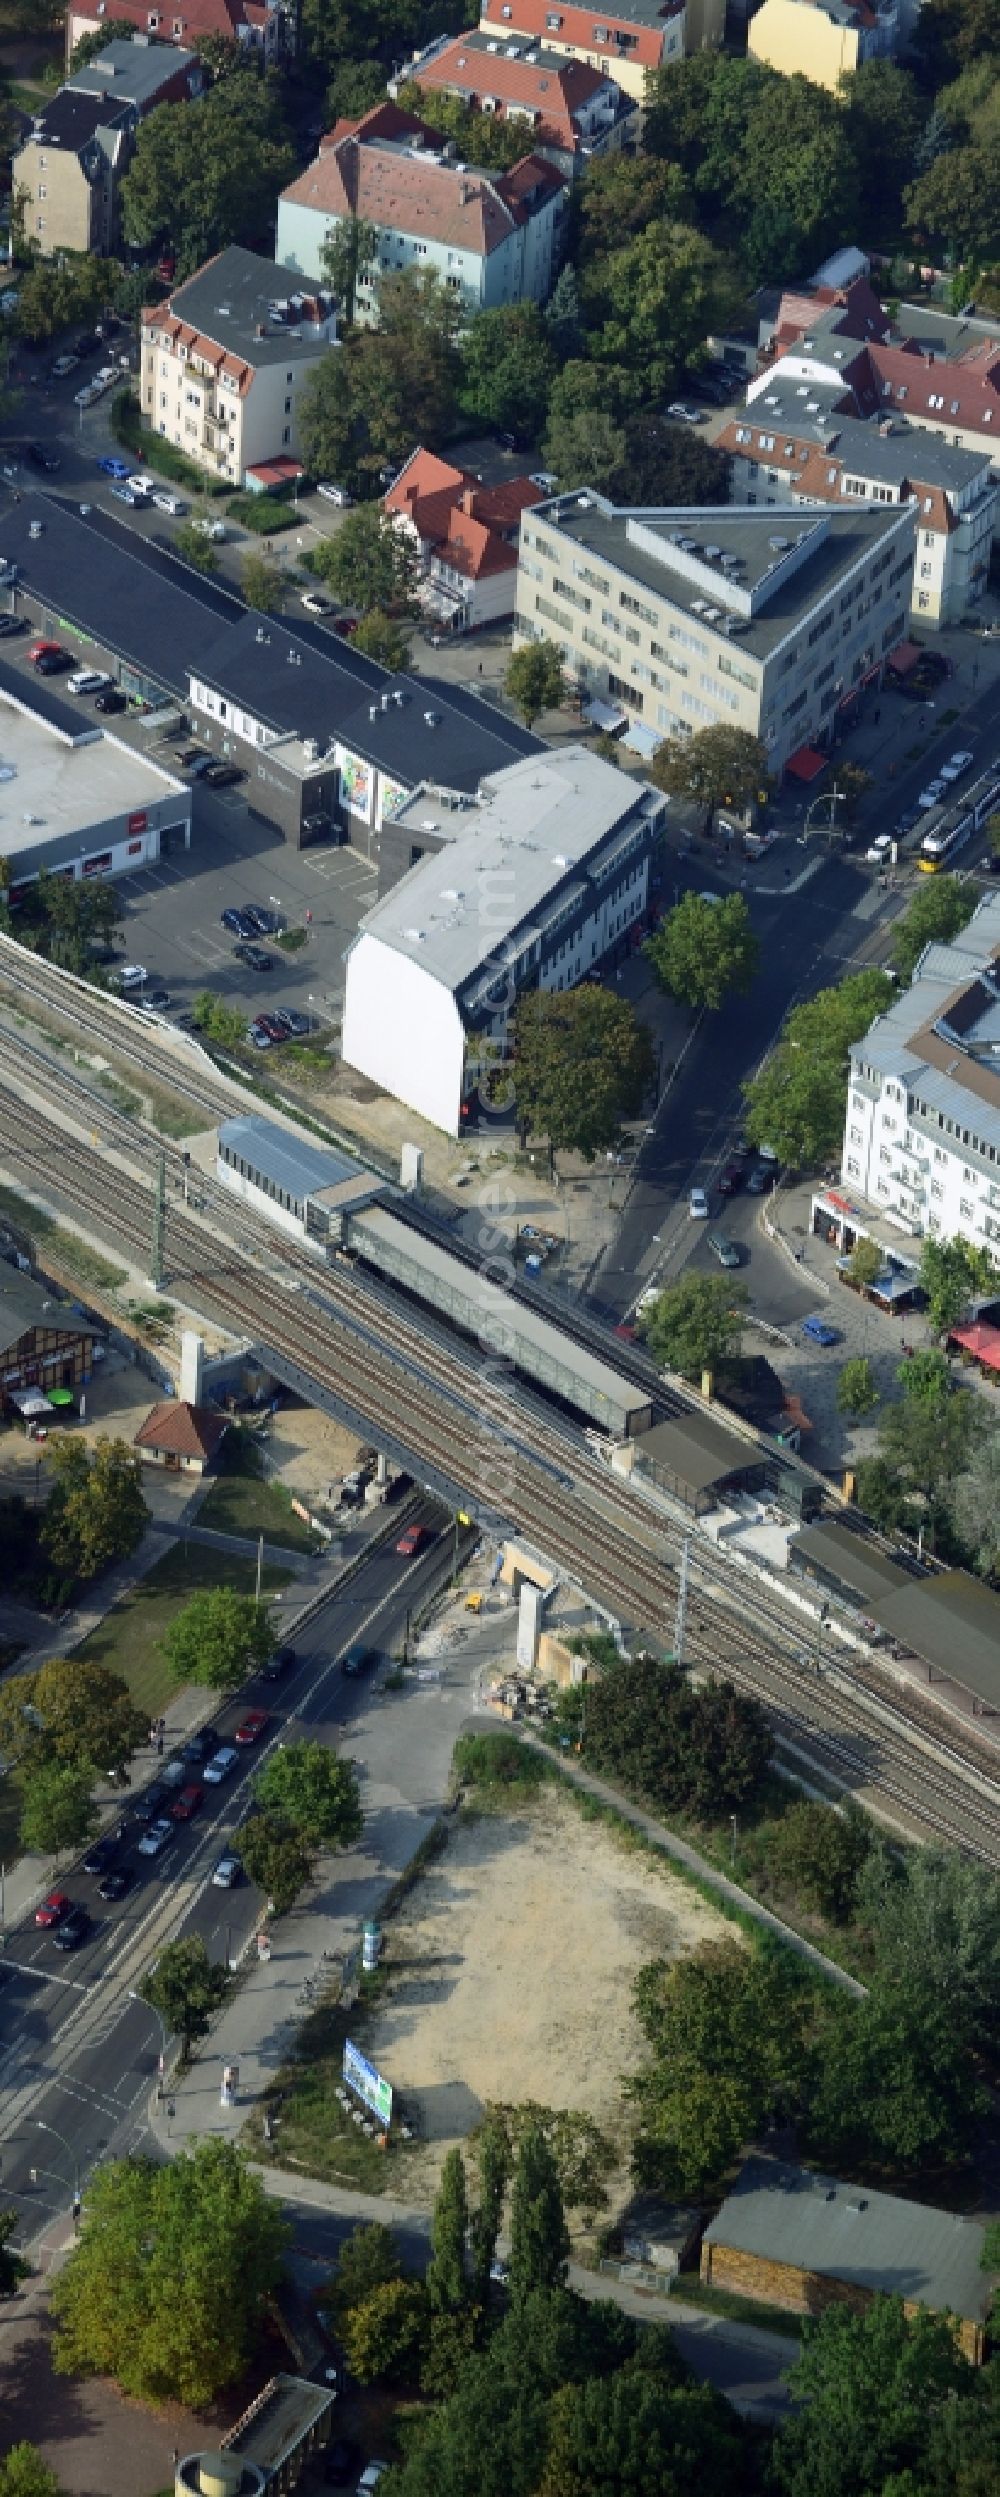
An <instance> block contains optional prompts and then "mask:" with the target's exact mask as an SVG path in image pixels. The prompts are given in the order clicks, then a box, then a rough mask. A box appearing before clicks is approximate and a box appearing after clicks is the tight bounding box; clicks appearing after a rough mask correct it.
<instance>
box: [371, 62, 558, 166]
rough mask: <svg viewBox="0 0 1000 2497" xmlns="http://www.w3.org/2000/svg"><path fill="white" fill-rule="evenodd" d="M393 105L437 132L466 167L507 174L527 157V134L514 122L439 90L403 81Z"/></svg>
mask: <svg viewBox="0 0 1000 2497" xmlns="http://www.w3.org/2000/svg"><path fill="white" fill-rule="evenodd" d="M396 101H397V103H398V104H400V105H401V106H402V107H403V110H404V111H405V112H408V113H416V114H417V116H418V118H419V119H420V120H422V121H424V122H426V123H428V124H429V126H430V128H431V129H432V130H435V131H441V133H442V134H443V136H444V137H445V138H446V139H452V140H454V143H455V147H456V149H457V152H458V154H459V156H460V157H461V158H462V160H463V162H464V163H465V164H467V165H477V166H480V165H481V166H482V167H483V169H484V170H485V171H487V172H490V173H509V171H510V168H511V166H512V165H517V164H519V163H520V161H521V158H522V157H523V156H524V155H526V154H527V146H528V134H527V133H526V131H525V128H524V125H523V123H521V122H518V121H517V120H516V119H515V120H513V121H508V120H507V117H506V115H505V114H504V113H484V112H481V111H480V110H479V108H478V107H477V106H476V105H472V104H464V103H463V101H462V98H461V96H460V95H448V94H447V93H446V92H445V90H444V89H443V88H441V87H427V88H424V87H420V86H418V84H417V81H416V79H414V78H407V79H405V80H404V82H403V84H402V86H401V87H400V88H399V90H398V92H397V97H396Z"/></svg>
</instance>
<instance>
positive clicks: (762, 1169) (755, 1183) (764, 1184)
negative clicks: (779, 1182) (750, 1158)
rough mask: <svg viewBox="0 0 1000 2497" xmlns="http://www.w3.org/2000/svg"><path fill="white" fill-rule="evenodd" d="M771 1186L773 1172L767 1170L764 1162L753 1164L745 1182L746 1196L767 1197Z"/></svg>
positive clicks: (772, 1183)
mask: <svg viewBox="0 0 1000 2497" xmlns="http://www.w3.org/2000/svg"><path fill="white" fill-rule="evenodd" d="M773 1185H774V1172H773V1170H769V1169H768V1167H767V1164H766V1162H755V1163H754V1166H753V1169H752V1171H751V1172H750V1176H749V1178H748V1180H747V1195H748V1196H767V1194H768V1191H769V1189H770V1188H771V1187H773Z"/></svg>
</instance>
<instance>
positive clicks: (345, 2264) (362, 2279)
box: [320, 2220, 403, 2334]
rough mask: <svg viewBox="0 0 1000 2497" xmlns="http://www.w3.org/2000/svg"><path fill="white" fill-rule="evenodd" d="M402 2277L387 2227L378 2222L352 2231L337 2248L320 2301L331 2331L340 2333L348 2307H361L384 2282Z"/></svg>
mask: <svg viewBox="0 0 1000 2497" xmlns="http://www.w3.org/2000/svg"><path fill="white" fill-rule="evenodd" d="M402 2276H403V2266H402V2263H401V2261H400V2256H399V2247H398V2245H397V2243H396V2240H395V2237H394V2236H393V2233H392V2230H391V2228H386V2227H385V2226H384V2225H383V2223H382V2221H381V2220H373V2221H372V2222H371V2223H370V2224H369V2225H364V2224H360V2225H359V2226H358V2227H357V2228H352V2230H351V2233H350V2236H349V2237H345V2239H344V2242H343V2245H342V2246H341V2249H340V2253H339V2255H338V2257H337V2268H336V2271H335V2272H332V2273H331V2275H330V2279H329V2281H328V2282H327V2285H326V2288H325V2290H324V2292H323V2295H322V2297H321V2299H320V2305H321V2306H322V2308H323V2311H324V2313H325V2314H327V2315H329V2317H330V2321H331V2323H332V2325H333V2329H334V2331H335V2332H336V2333H338V2334H343V2332H344V2330H345V2328H346V2325H347V2320H348V2317H349V2315H350V2313H351V2310H352V2308H353V2307H355V2306H361V2305H362V2304H363V2303H364V2300H365V2299H366V2298H369V2297H370V2296H371V2293H372V2291H373V2289H382V2288H384V2287H385V2286H386V2283H387V2282H389V2281H393V2280H401V2279H402Z"/></svg>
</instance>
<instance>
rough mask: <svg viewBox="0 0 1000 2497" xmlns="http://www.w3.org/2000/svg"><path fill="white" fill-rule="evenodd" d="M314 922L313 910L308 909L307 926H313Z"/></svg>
mask: <svg viewBox="0 0 1000 2497" xmlns="http://www.w3.org/2000/svg"><path fill="white" fill-rule="evenodd" d="M312 923H313V915H312V912H311V910H307V912H306V926H307V928H311V927H312Z"/></svg>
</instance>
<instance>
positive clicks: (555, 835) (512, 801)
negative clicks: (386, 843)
mask: <svg viewBox="0 0 1000 2497" xmlns="http://www.w3.org/2000/svg"><path fill="white" fill-rule="evenodd" d="M665 805H666V801H665V799H664V798H662V797H661V796H660V795H659V793H658V791H656V790H654V789H648V788H645V787H643V786H642V784H641V783H640V784H638V785H637V784H636V783H635V782H634V781H631V780H629V779H627V778H626V776H625V774H624V773H622V772H619V771H618V770H616V768H615V766H614V765H613V764H610V763H604V762H602V761H601V760H600V758H599V757H598V756H597V755H594V754H591V753H589V752H588V751H587V749H586V748H585V747H583V746H564V747H561V748H560V749H559V750H558V751H557V752H543V753H541V754H539V755H537V756H532V757H529V758H526V759H525V760H524V761H523V762H520V763H515V764H512V765H511V766H510V768H509V769H508V770H505V771H499V772H494V773H491V774H490V776H489V777H488V778H487V779H486V780H484V781H483V782H482V783H481V785H480V789H479V793H478V797H477V798H474V799H472V800H471V801H470V802H469V803H468V804H466V805H458V806H456V805H455V804H454V803H453V802H449V803H448V804H447V805H445V804H443V803H442V799H441V793H440V792H439V791H438V792H435V791H434V790H430V789H422V790H419V791H418V792H417V793H416V795H415V796H414V797H413V798H412V799H411V800H410V803H409V805H408V806H407V807H406V808H405V809H404V810H403V812H402V813H401V815H400V816H399V818H398V829H399V831H400V832H401V833H402V835H403V836H404V838H408V839H409V840H410V841H411V842H412V844H413V849H412V851H411V855H415V857H416V860H417V863H416V864H415V865H414V866H413V868H412V869H411V871H410V873H409V874H408V875H405V876H404V877H403V879H402V881H401V882H400V883H399V884H397V885H396V886H395V888H394V890H393V891H392V892H391V893H389V894H387V895H386V897H385V898H384V900H382V901H380V902H378V903H376V905H375V908H374V909H373V910H371V911H369V913H368V915H367V918H365V919H363V920H362V922H361V926H360V928H359V930H358V934H357V936H356V938H355V940H354V943H353V945H352V947H351V949H350V952H349V954H348V957H347V990H346V996H345V1001H344V1024H343V1044H342V1046H343V1056H344V1061H345V1064H346V1065H348V1066H353V1067H356V1068H357V1070H358V1072H359V1073H360V1074H362V1075H366V1076H367V1077H368V1078H369V1080H370V1081H371V1082H372V1083H374V1084H378V1085H379V1086H380V1087H381V1089H382V1090H383V1091H384V1092H387V1093H390V1094H391V1095H392V1096H393V1098H394V1099H395V1100H397V1101H403V1102H405V1103H406V1104H407V1106H408V1107H409V1108H410V1109H411V1110H415V1111H416V1112H417V1113H418V1115H419V1116H420V1117H421V1118H425V1119H427V1120H428V1121H429V1123H430V1125H431V1126H432V1127H439V1128H443V1129H444V1131H445V1134H446V1135H450V1136H455V1135H458V1133H459V1131H460V1127H461V1118H462V1104H463V1101H465V1100H466V1099H467V1097H468V1094H469V1092H470V1091H471V1090H472V1088H473V1087H474V1086H475V1084H476V1083H477V1082H478V1080H479V1077H480V1074H481V1073H482V1072H483V1071H484V1070H485V1069H486V1068H487V1067H488V1066H490V1065H491V1064H495V1063H496V1061H497V1059H498V1058H501V1057H502V1056H503V1054H504V1052H505V1050H506V1048H507V1045H508V1024H509V1018H510V1016H511V1014H512V1012H513V1009H514V1007H515V1006H516V1003H517V999H518V997H519V996H520V994H521V992H522V991H523V990H524V989H528V988H541V989H567V988H574V987H575V986H576V984H577V982H578V981H579V980H581V979H583V978H585V976H586V975H587V973H588V972H590V971H592V970H593V969H594V968H595V967H596V965H597V964H598V963H599V962H600V961H601V960H602V959H603V957H604V956H605V955H606V954H607V953H608V952H609V951H610V950H611V948H612V947H614V946H615V945H616V944H617V943H618V942H619V941H620V939H621V938H622V936H623V935H625V934H626V932H627V931H628V929H629V928H631V927H633V926H634V925H635V922H636V921H637V920H638V919H639V918H641V916H642V914H643V912H644V910H645V908H646V903H647V898H648V889H649V862H650V856H651V853H652V849H653V845H654V842H655V839H656V835H657V830H658V827H659V825H660V822H661V820H662V817H663V814H664V810H665ZM421 849H423V850H424V851H425V853H426V854H425V855H423V856H421V855H420V853H421Z"/></svg>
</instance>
